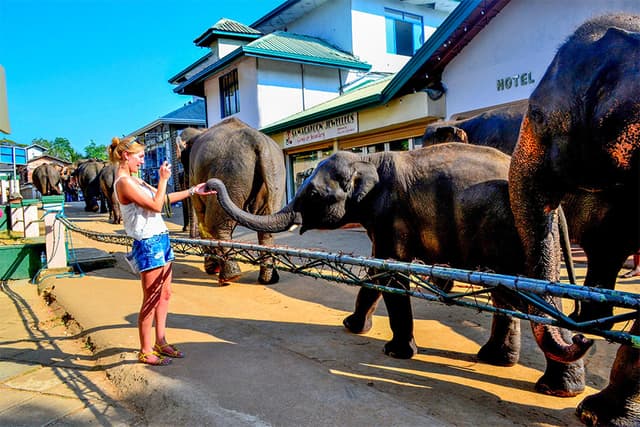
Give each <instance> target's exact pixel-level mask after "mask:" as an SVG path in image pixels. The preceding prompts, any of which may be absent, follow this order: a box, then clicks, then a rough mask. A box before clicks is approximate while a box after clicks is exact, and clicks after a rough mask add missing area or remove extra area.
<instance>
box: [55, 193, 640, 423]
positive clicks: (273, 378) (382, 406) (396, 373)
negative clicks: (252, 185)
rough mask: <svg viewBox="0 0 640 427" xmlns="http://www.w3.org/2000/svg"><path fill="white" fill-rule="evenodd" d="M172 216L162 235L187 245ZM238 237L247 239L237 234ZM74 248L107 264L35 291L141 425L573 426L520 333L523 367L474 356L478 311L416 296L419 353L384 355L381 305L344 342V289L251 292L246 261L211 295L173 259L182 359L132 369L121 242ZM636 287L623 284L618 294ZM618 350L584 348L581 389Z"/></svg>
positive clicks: (351, 249)
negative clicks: (540, 386) (544, 385)
mask: <svg viewBox="0 0 640 427" xmlns="http://www.w3.org/2000/svg"><path fill="white" fill-rule="evenodd" d="M177 210H179V209H177ZM66 212H67V215H68V216H69V217H70V218H72V219H73V220H74V221H75V222H76V223H77V224H78V225H79V226H80V227H83V228H88V229H91V230H97V231H117V232H121V228H122V227H121V226H113V225H111V224H108V223H107V222H106V215H100V214H86V213H84V212H83V211H82V210H81V209H80V208H79V207H78V206H77V205H70V206H67V208H66ZM176 213H177V215H176V216H175V217H173V218H172V219H171V220H170V221H169V222H170V224H169V225H170V230H171V232H172V235H175V236H180V237H185V234H184V233H181V232H180V230H181V228H182V227H181V225H182V223H181V218H180V217H179V212H176ZM241 231H242V230H241ZM237 237H238V238H240V239H253V235H252V234H251V233H248V232H246V230H245V231H244V232H241V233H240V234H239V235H238V236H237ZM277 243H278V244H284V245H289V246H294V247H304V248H310V249H326V250H331V251H333V252H336V251H343V252H347V253H353V254H356V255H367V254H368V253H369V250H370V249H369V242H368V239H367V238H366V235H365V233H364V232H363V231H362V229H360V228H354V229H346V230H339V231H315V232H308V233H305V234H304V235H302V236H299V235H297V234H294V233H282V234H279V235H278V236H277ZM72 244H73V245H74V246H75V247H79V248H82V247H86V248H88V247H94V248H95V247H97V248H100V249H102V250H105V251H110V252H112V253H113V254H114V255H115V257H116V259H117V260H118V263H117V264H116V266H114V267H112V268H105V269H100V270H96V271H92V272H89V273H87V274H86V275H84V276H83V277H63V278H57V279H50V280H51V282H49V283H45V284H44V285H45V287H51V286H54V288H53V290H52V295H53V297H54V298H55V299H56V301H57V303H58V304H60V305H61V306H62V307H63V308H64V309H65V310H66V311H67V312H68V313H69V314H70V315H71V316H73V318H74V319H75V320H76V321H77V322H78V324H80V325H81V326H82V328H83V330H84V332H85V334H86V335H87V336H89V337H90V340H91V343H92V345H93V346H94V353H95V355H96V357H97V358H98V361H99V365H100V366H101V368H102V369H104V370H105V372H107V374H108V375H109V378H110V379H111V381H112V383H113V385H114V386H115V387H116V389H117V391H118V393H119V394H118V396H119V398H120V399H122V401H124V402H127V403H128V404H132V405H135V406H136V407H138V408H140V409H141V410H142V415H143V416H144V422H145V423H148V424H149V425H173V424H182V425H216V426H218V425H220V426H227V425H229V426H241V425H247V426H301V425H305V426H333V425H348V426H371V425H389V426H405V425H407V426H408V425H428V426H437V425H461V426H465V425H469V426H471V425H473V426H476V425H523V426H524V425H527V426H529V425H539V426H547V425H549V426H551V425H553V426H555V425H559V426H579V425H581V424H580V423H579V422H578V420H577V419H576V418H575V416H574V410H575V407H576V405H577V404H578V403H579V402H580V401H581V400H582V398H583V397H584V396H579V397H576V398H567V399H559V398H553V397H550V396H544V395H540V394H537V393H535V392H534V391H533V385H534V384H535V381H536V380H537V379H538V378H539V376H540V375H541V373H542V370H543V364H544V360H543V357H542V355H541V353H540V352H539V350H538V349H537V347H536V346H535V344H534V343H533V340H532V338H531V334H530V331H529V328H528V327H527V326H526V325H523V335H524V337H523V355H522V358H521V363H520V364H519V365H517V366H515V367H513V368H499V367H493V366H489V365H485V364H482V363H478V362H477V361H476V359H475V353H476V352H477V351H478V349H479V347H480V345H482V344H483V343H484V341H485V340H486V338H487V336H488V331H489V329H490V317H489V315H488V314H486V313H477V312H474V311H472V310H468V309H463V308H457V307H447V306H444V305H442V304H435V303H428V302H425V301H415V302H414V303H413V307H414V315H415V318H416V322H415V335H416V341H417V344H418V346H419V354H418V355H416V356H415V357H414V358H413V359H411V360H396V359H391V358H388V357H386V356H384V355H383V354H382V352H381V348H382V345H383V344H384V342H385V341H386V340H388V339H389V338H390V331H389V327H388V321H387V319H386V312H385V310H384V307H383V304H381V306H380V307H379V308H378V311H377V313H376V317H375V319H374V328H373V329H372V331H371V332H369V333H368V334H366V335H352V334H348V333H346V332H345V331H344V329H343V327H342V326H341V322H342V319H343V318H344V317H345V316H346V315H347V314H349V313H350V312H351V310H352V309H353V303H354V299H355V294H356V292H357V289H356V288H354V287H350V286H347V285H341V284H336V283H329V282H326V281H324V280H314V279H312V278H308V277H301V276H296V275H293V274H289V273H283V274H282V275H281V281H280V282H279V283H278V284H276V285H272V286H263V285H259V284H257V283H256V279H257V269H256V268H255V267H253V266H245V267H244V270H245V274H244V275H243V277H242V278H241V279H240V280H238V281H237V282H235V283H232V284H231V285H229V286H224V287H220V286H218V285H217V283H216V280H215V276H214V277H212V276H207V275H206V274H205V273H204V272H203V270H202V263H201V260H200V259H198V258H197V257H194V256H178V259H177V260H176V263H175V267H174V274H175V281H174V294H173V297H172V303H171V307H170V312H171V314H170V317H169V327H170V330H169V336H168V338H169V339H170V340H171V341H173V342H175V343H176V344H178V345H179V346H180V347H181V349H183V350H184V351H185V352H186V353H187V358H185V359H182V360H176V361H175V362H174V363H173V364H172V365H171V366H169V367H149V366H144V365H141V364H139V363H136V361H135V352H136V350H137V348H138V337H137V330H136V319H137V311H138V308H139V303H140V299H141V295H140V285H139V281H138V279H137V278H136V277H135V276H134V275H133V274H131V273H130V272H129V271H128V270H127V267H126V265H125V264H124V261H122V253H123V252H124V249H125V248H123V247H121V246H117V245H111V244H102V243H97V242H94V241H91V240H88V239H86V238H84V237H83V236H80V235H76V234H73V240H72ZM579 274H581V275H583V274H584V269H579ZM639 285H640V282H639V281H638V280H627V281H624V282H622V285H621V287H620V288H621V289H623V290H632V289H636V287H638V286H639ZM616 349H617V345H614V344H609V343H606V342H604V341H602V340H598V342H597V343H596V345H595V346H594V347H593V349H592V350H591V351H590V353H589V355H588V357H587V359H586V360H587V369H588V372H589V375H588V386H589V387H588V390H587V392H586V394H592V393H594V392H595V391H597V390H599V389H600V388H602V387H604V386H605V385H606V383H607V380H608V375H609V369H610V366H611V361H612V360H613V359H612V357H613V354H614V353H615V350H616Z"/></svg>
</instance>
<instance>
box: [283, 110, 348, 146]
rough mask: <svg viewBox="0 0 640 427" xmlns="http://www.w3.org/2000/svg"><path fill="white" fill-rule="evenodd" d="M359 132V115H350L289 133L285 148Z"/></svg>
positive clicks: (292, 130) (333, 118) (312, 124)
mask: <svg viewBox="0 0 640 427" xmlns="http://www.w3.org/2000/svg"><path fill="white" fill-rule="evenodd" d="M357 132H358V113H357V112H354V113H348V114H344V115H342V116H338V117H332V118H330V119H327V120H324V121H321V122H315V123H311V124H308V125H306V126H302V127H299V128H295V129H290V130H288V131H287V135H286V137H285V139H284V147H285V148H288V147H295V146H297V145H305V144H309V143H312V142H317V141H323V140H325V139H330V138H337V137H339V136H342V135H349V134H352V133H357Z"/></svg>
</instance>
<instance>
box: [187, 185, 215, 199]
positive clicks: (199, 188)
mask: <svg viewBox="0 0 640 427" xmlns="http://www.w3.org/2000/svg"><path fill="white" fill-rule="evenodd" d="M191 192H192V193H193V194H197V195H198V196H210V195H212V194H216V191H215V190H207V183H206V182H201V183H200V184H197V185H194V186H193V187H191Z"/></svg>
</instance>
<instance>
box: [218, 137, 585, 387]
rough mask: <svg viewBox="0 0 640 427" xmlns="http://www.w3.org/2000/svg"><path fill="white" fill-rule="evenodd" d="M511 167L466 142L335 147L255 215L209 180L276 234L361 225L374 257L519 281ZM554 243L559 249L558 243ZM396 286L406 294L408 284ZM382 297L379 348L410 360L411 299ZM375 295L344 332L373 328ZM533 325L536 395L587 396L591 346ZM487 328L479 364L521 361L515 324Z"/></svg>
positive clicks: (255, 225)
mask: <svg viewBox="0 0 640 427" xmlns="http://www.w3.org/2000/svg"><path fill="white" fill-rule="evenodd" d="M509 162H510V158H509V156H507V155H505V154H503V153H501V152H500V151H498V150H496V149H494V148H491V147H480V146H475V145H469V144H460V143H447V144H439V145H434V146H431V147H424V148H420V149H416V150H413V151H405V152H382V153H374V154H369V155H357V154H355V153H351V152H347V151H338V152H336V153H334V154H332V155H331V156H330V157H328V158H327V159H325V160H323V161H322V162H320V163H319V164H318V166H317V167H316V169H315V170H314V171H313V173H312V174H311V176H309V177H308V178H307V179H306V180H305V181H304V183H303V184H302V186H301V187H300V188H299V190H298V192H297V193H296V196H295V197H294V199H293V200H292V201H291V202H289V204H287V205H286V206H285V207H284V208H283V209H281V210H280V211H279V212H276V213H275V214H273V215H270V216H258V215H252V214H250V213H247V212H245V211H243V210H242V209H240V208H239V207H237V206H236V205H234V204H233V203H232V202H231V201H230V200H228V197H227V195H226V189H225V186H224V184H223V183H222V182H220V181H219V180H215V179H214V180H209V181H208V182H207V184H208V186H209V187H210V188H213V189H214V190H216V191H217V193H218V199H219V201H220V204H221V205H222V206H223V207H224V209H225V210H226V211H227V213H229V214H230V215H231V216H232V217H233V218H234V219H235V220H236V221H238V222H240V223H241V224H243V225H245V226H247V227H249V228H252V229H255V230H261V231H264V232H280V231H284V230H287V229H288V228H289V227H291V225H292V224H297V223H299V224H301V228H300V233H304V232H305V231H306V230H309V229H336V228H339V227H341V226H343V225H345V224H348V223H351V222H355V223H360V224H362V226H363V227H364V228H365V229H366V231H367V234H368V236H369V239H370V240H371V242H372V255H373V256H374V257H376V258H382V259H389V258H391V259H394V260H398V261H405V262H411V261H414V260H416V259H417V260H420V261H423V262H425V263H428V264H447V265H450V266H452V267H455V268H464V269H476V268H478V267H479V266H480V267H482V268H483V269H490V270H492V271H494V272H498V273H502V274H511V275H516V274H519V273H521V272H522V271H523V270H524V252H523V251H522V247H521V244H520V239H519V236H518V234H517V231H516V228H515V224H514V222H513V216H512V214H511V208H510V205H509V199H508V182H507V174H508V171H509ZM556 235H558V233H556ZM558 237H559V236H558ZM557 244H558V246H557V250H558V251H559V250H560V246H559V244H560V243H559V238H558V239H557ZM555 259H556V260H559V256H557V257H556V258H555ZM557 268H558V269H559V268H560V263H559V262H558V263H557ZM397 286H401V287H404V288H407V287H408V283H399V284H397ZM383 298H384V301H385V305H386V307H387V311H388V314H389V322H390V326H391V330H392V332H393V338H392V339H391V341H389V342H387V343H386V344H385V346H384V349H383V351H384V352H385V354H387V355H390V356H393V357H397V358H411V357H412V356H413V355H414V354H415V353H416V351H417V350H416V345H415V340H414V337H413V315H412V311H411V302H410V298H409V297H408V296H406V295H398V294H394V293H387V292H385V293H384V294H383ZM379 299H380V292H379V291H377V290H373V289H370V288H366V287H363V288H361V289H360V291H359V293H358V297H357V300H356V304H355V310H354V313H353V314H351V315H349V316H348V317H346V318H345V319H344V321H343V324H344V326H345V327H346V328H347V329H348V330H349V331H351V332H354V333H365V332H367V331H368V330H369V329H370V328H371V319H372V316H373V313H374V311H375V309H376V306H377V303H378V301H379ZM493 299H494V304H496V305H497V306H501V307H507V306H518V307H521V308H522V307H523V304H522V303H521V302H520V301H519V299H518V298H516V297H515V296H514V295H512V294H510V293H509V292H507V291H506V290H505V291H504V292H503V291H500V292H493ZM522 309H526V307H524V308H522ZM532 326H533V327H534V331H535V334H534V335H535V337H536V340H537V342H538V344H539V346H540V348H541V349H542V350H543V352H544V353H545V355H546V357H547V372H545V375H544V376H543V377H542V378H541V379H540V380H539V381H538V384H537V385H536V387H537V388H538V390H542V391H545V392H550V393H553V394H557V395H562V396H570V395H575V394H578V393H580V392H582V391H583V390H584V379H583V381H582V383H580V382H575V381H573V379H574V378H575V377H578V378H579V377H580V376H579V375H576V372H577V373H579V372H582V371H583V369H584V368H583V362H582V360H581V357H582V356H583V355H584V353H585V352H586V351H587V349H588V348H589V346H590V344H591V343H592V342H590V340H586V339H585V338H584V337H582V336H580V335H577V336H576V337H574V343H572V344H567V343H565V342H564V341H565V340H557V339H556V337H557V336H559V335H560V334H562V336H563V337H564V336H566V335H567V334H568V332H567V331H562V330H558V329H557V328H555V327H551V326H543V325H532ZM491 331H492V336H491V337H490V338H489V341H488V342H487V343H486V344H485V345H483V346H482V348H481V349H480V351H479V353H478V356H479V358H480V359H482V360H484V361H487V362H489V363H492V364H496V365H502V366H510V365H513V364H515V363H516V362H517V360H518V357H519V352H520V324H519V321H518V320H516V319H512V318H511V317H510V316H504V315H499V316H495V317H494V319H493V325H492V328H491ZM565 351H568V352H573V358H572V359H573V360H572V362H570V363H558V362H557V361H556V356H555V355H556V354H558V353H559V354H564V352H565Z"/></svg>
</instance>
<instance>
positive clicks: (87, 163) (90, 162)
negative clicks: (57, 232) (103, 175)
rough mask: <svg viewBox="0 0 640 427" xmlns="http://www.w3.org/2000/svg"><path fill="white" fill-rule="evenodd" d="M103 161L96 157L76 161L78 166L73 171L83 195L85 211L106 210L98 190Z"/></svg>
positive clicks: (104, 211)
mask: <svg viewBox="0 0 640 427" xmlns="http://www.w3.org/2000/svg"><path fill="white" fill-rule="evenodd" d="M104 166H105V162H103V161H100V160H96V159H87V160H84V161H81V162H78V167H77V168H76V170H75V171H74V172H73V174H74V176H75V177H76V179H77V182H78V186H79V187H80V189H81V190H82V195H83V196H84V203H85V207H84V210H85V211H86V212H98V210H100V212H101V213H106V212H107V207H106V204H105V202H104V198H103V197H102V192H101V191H100V178H99V175H100V171H101V170H102V168H104Z"/></svg>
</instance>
